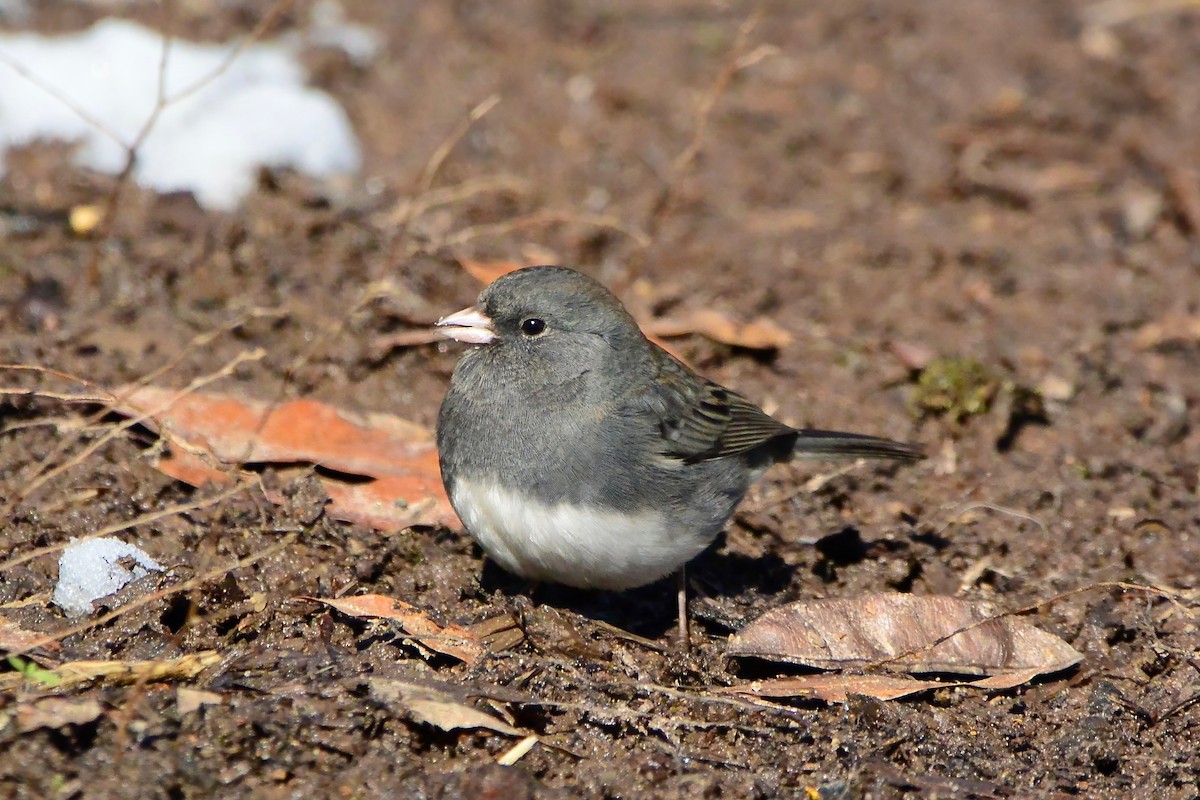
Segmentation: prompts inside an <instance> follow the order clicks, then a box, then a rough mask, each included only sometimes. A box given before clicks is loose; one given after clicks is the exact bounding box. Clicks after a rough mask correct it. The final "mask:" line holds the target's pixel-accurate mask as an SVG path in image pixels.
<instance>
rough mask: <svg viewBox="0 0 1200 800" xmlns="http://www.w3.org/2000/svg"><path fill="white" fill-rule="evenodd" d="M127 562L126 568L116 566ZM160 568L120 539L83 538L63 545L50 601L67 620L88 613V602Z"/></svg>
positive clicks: (115, 590)
mask: <svg viewBox="0 0 1200 800" xmlns="http://www.w3.org/2000/svg"><path fill="white" fill-rule="evenodd" d="M123 559H125V560H128V561H131V562H132V564H131V565H130V566H128V567H126V566H123V565H122V564H120V563H118V562H119V561H122V560H123ZM162 571H163V567H162V565H160V564H159V563H158V562H157V561H155V560H154V559H153V558H151V557H150V556H149V555H148V554H147V553H146V552H145V551H144V550H142V549H140V548H138V547H134V546H133V545H131V544H126V543H125V542H122V541H121V540H120V539H86V540H84V541H82V542H75V541H74V540H72V544H69V545H67V547H66V549H65V550H63V554H62V557H61V558H59V560H58V585H57V586H55V587H54V596H53V597H52V598H51V601H52V602H53V603H54V605H56V606H58V607H59V608H61V609H62V610H63V611H65V612H66V613H67V616H69V617H81V616H84V615H86V614H91V613H92V601H93V600H99V599H101V598H103V597H108V596H109V595H110V594H114V593H115V592H118V591H120V590H121V589H122V588H124V587H125V585H126V584H127V583H129V582H130V581H134V580H137V579H138V578H144V577H146V576H147V575H149V574H150V573H151V572H162Z"/></svg>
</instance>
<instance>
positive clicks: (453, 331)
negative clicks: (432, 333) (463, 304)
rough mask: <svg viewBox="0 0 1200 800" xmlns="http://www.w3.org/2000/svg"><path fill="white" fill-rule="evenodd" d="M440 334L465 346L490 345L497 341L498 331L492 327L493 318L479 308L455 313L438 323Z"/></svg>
mask: <svg viewBox="0 0 1200 800" xmlns="http://www.w3.org/2000/svg"><path fill="white" fill-rule="evenodd" d="M437 327H439V328H441V329H442V330H439V331H438V333H440V334H441V335H442V336H445V337H446V338H447V339H453V340H454V341H456V342H463V343H465V344H490V343H491V342H493V341H495V339H496V329H495V328H494V327H493V326H492V318H491V317H489V316H488V315H487V314H484V313H483V309H481V308H480V307H479V306H471V307H470V308H464V309H463V310H462V311H455V312H454V313H453V314H451V315H450V316H448V317H442V318H441V319H439V320H438V321H437Z"/></svg>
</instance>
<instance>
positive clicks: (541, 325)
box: [521, 317, 546, 336]
mask: <svg viewBox="0 0 1200 800" xmlns="http://www.w3.org/2000/svg"><path fill="white" fill-rule="evenodd" d="M544 330H546V320H544V319H538V318H537V317H529V318H527V319H523V320H521V333H523V334H525V335H526V336H541V334H542V332H543V331H544Z"/></svg>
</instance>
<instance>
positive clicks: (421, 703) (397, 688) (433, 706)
mask: <svg viewBox="0 0 1200 800" xmlns="http://www.w3.org/2000/svg"><path fill="white" fill-rule="evenodd" d="M368 683H369V686H370V688H371V694H372V696H374V697H375V698H376V699H378V700H381V701H383V702H385V703H388V704H397V705H399V706H401V707H403V708H404V709H405V710H407V711H408V712H409V714H411V715H412V717H413V719H415V720H417V721H418V722H425V723H428V724H430V725H433V726H434V727H436V728H440V729H442V730H444V731H456V730H474V729H477V728H482V729H484V730H489V731H495V732H496V733H502V734H504V735H505V736H529V735H530V734H529V732H528V731H523V730H521V729H520V728H514V727H513V726H512V725H509V724H508V723H507V722H504V721H503V720H500V719H496V718H495V717H493V716H492V715H491V714H486V713H484V712H482V711H480V710H479V709H477V708H474V707H472V706H469V705H467V704H465V703H461V702H459V701H458V700H456V699H455V698H453V697H451V696H450V695H448V694H446V693H445V692H440V691H438V690H436V689H433V688H431V687H429V686H421V685H420V684H415V683H406V682H405V681H399V680H393V679H391V678H371V679H370V681H369V682H368Z"/></svg>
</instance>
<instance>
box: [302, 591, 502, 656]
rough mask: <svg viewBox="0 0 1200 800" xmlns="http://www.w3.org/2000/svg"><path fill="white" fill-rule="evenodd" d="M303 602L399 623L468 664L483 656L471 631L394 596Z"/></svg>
mask: <svg viewBox="0 0 1200 800" xmlns="http://www.w3.org/2000/svg"><path fill="white" fill-rule="evenodd" d="M301 599H304V600H313V601H316V602H318V603H323V604H325V605H327V606H330V607H332V608H336V609H337V610H338V611H340V612H342V613H343V614H346V615H347V616H351V617H355V618H356V619H358V618H363V617H373V618H377V619H388V620H391V621H393V622H396V623H398V624H399V625H400V627H401V628H403V629H404V631H405V633H407V634H409V635H410V636H411V637H412V638H413V639H415V640H416V641H418V642H420V643H421V644H423V645H425V646H426V647H428V648H429V649H430V650H434V651H436V652H439V653H442V654H443V655H447V656H450V657H452V658H457V659H458V660H459V661H462V662H464V663H465V664H467V665H470V664H474V663H475V662H476V661H478V660H479V658H480V657H481V656H482V655H483V654H484V649H483V645H482V644H480V643H479V640H478V639H476V638H475V636H474V635H473V634H472V633H471V631H469V630H467V629H466V628H464V627H462V626H461V625H455V624H453V623H451V624H449V625H438V624H437V623H436V622H434V621H433V620H432V619H430V618H429V616H428V615H427V614H425V612H423V611H421V610H420V609H418V608H415V607H414V606H411V605H409V604H408V603H406V602H404V601H403V600H398V599H396V598H394V597H387V596H385V595H381V594H360V595H355V596H353V597H341V598H334V599H328V598H323V597H304V598H301Z"/></svg>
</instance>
